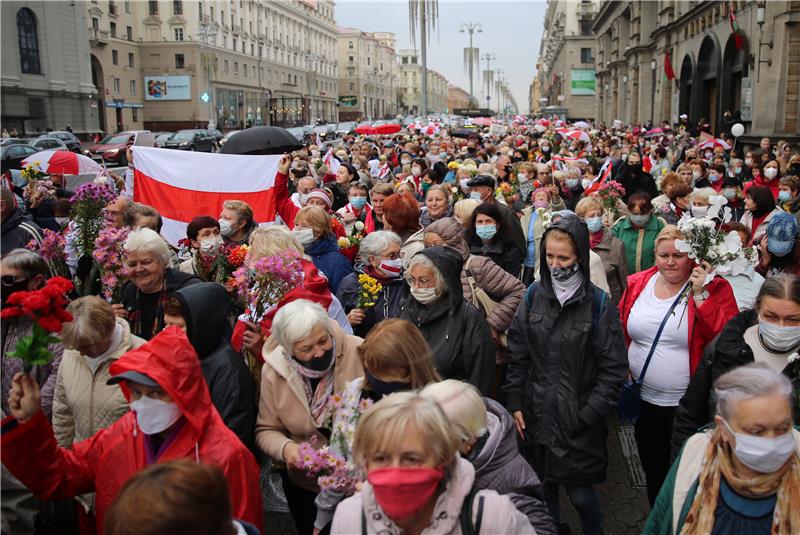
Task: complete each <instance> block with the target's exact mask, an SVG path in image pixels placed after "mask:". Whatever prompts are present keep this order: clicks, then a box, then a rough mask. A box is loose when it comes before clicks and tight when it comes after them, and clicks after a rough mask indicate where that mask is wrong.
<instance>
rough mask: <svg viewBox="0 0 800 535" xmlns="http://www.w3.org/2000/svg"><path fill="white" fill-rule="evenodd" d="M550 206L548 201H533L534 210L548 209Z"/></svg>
mask: <svg viewBox="0 0 800 535" xmlns="http://www.w3.org/2000/svg"><path fill="white" fill-rule="evenodd" d="M549 204H550V203H549V202H548V201H533V207H534V208H547V206H548V205H549Z"/></svg>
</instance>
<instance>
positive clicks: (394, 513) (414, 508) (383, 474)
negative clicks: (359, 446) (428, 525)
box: [367, 468, 444, 519]
mask: <svg viewBox="0 0 800 535" xmlns="http://www.w3.org/2000/svg"><path fill="white" fill-rule="evenodd" d="M443 478H444V469H443V468H379V469H377V470H372V471H371V472H370V473H369V474H367V481H369V483H370V485H372V491H373V492H374V493H375V499H376V500H377V501H378V505H380V506H381V509H383V511H384V512H385V513H386V514H387V515H389V516H390V517H391V518H393V519H402V518H408V517H409V516H412V515H414V514H416V513H418V512H419V511H420V510H422V508H423V507H425V504H427V503H428V501H429V500H430V499H431V498H433V495H434V494H435V493H436V489H437V488H438V486H439V483H440V482H441V481H442V479H443Z"/></svg>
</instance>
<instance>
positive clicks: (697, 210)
mask: <svg viewBox="0 0 800 535" xmlns="http://www.w3.org/2000/svg"><path fill="white" fill-rule="evenodd" d="M690 210H691V212H692V215H693V216H694V217H705V216H706V214H708V206H695V205H694V204H693V205H692V207H691V208H690Z"/></svg>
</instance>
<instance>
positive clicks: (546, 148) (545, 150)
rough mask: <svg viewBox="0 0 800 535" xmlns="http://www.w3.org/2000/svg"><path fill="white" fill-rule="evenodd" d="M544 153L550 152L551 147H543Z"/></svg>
mask: <svg viewBox="0 0 800 535" xmlns="http://www.w3.org/2000/svg"><path fill="white" fill-rule="evenodd" d="M542 152H550V147H548V146H547V145H544V146H543V147H542Z"/></svg>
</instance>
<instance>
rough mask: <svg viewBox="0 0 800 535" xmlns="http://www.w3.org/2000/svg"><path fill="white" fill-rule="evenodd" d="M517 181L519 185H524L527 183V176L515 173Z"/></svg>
mask: <svg viewBox="0 0 800 535" xmlns="http://www.w3.org/2000/svg"><path fill="white" fill-rule="evenodd" d="M517 180H519V183H520V184H524V183H525V182H527V181H528V175H526V174H525V173H517Z"/></svg>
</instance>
